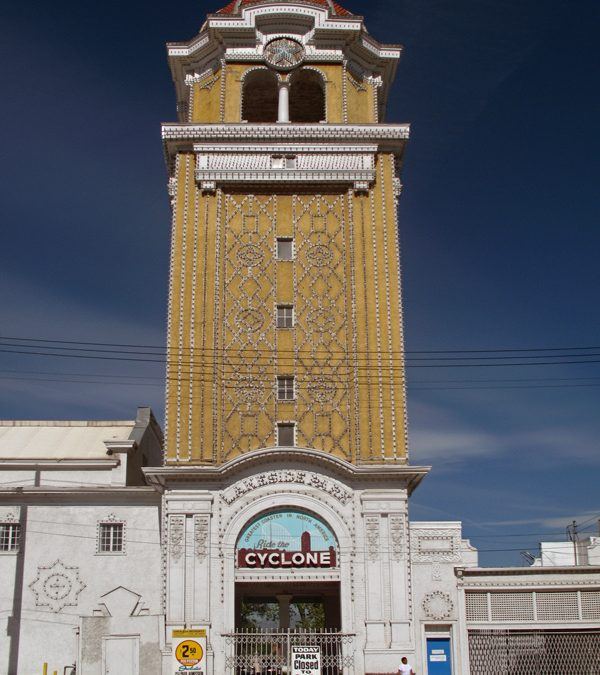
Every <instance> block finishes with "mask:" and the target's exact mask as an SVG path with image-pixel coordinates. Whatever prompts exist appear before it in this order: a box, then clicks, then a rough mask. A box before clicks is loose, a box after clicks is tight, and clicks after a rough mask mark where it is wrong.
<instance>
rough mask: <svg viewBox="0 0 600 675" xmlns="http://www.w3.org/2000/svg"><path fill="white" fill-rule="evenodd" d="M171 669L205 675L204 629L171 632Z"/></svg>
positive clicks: (176, 671) (194, 674) (177, 671)
mask: <svg viewBox="0 0 600 675" xmlns="http://www.w3.org/2000/svg"><path fill="white" fill-rule="evenodd" d="M172 646H173V671H174V672H175V673H177V674H178V673H189V674H193V675H206V630H205V629H202V630H174V631H173V632H172Z"/></svg>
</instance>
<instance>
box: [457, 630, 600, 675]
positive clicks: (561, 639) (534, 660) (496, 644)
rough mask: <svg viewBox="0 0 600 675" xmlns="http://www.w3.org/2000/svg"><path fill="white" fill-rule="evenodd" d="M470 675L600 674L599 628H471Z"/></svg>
mask: <svg viewBox="0 0 600 675" xmlns="http://www.w3.org/2000/svg"><path fill="white" fill-rule="evenodd" d="M469 659H470V661H471V675H507V674H508V675H548V674H549V673H577V675H600V631H597V630H590V631H558V630H556V631H542V630H539V631H518V630H470V631H469Z"/></svg>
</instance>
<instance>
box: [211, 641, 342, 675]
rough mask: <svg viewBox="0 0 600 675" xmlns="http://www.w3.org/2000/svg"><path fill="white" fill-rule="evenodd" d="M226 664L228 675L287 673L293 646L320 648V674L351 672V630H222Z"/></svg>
mask: <svg viewBox="0 0 600 675" xmlns="http://www.w3.org/2000/svg"><path fill="white" fill-rule="evenodd" d="M223 637H224V638H225V644H226V645H227V653H226V655H225V666H226V668H227V672H228V673H229V674H230V675H287V674H288V673H291V672H292V668H291V657H292V647H293V646H294V645H298V646H311V647H313V646H316V647H320V649H321V673H322V675H353V673H354V634H353V633H338V632H334V631H327V630H323V631H309V632H307V631H302V630H281V631H268V630H265V631H256V630H253V631H247V632H246V631H241V632H238V633H225V634H224V635H223Z"/></svg>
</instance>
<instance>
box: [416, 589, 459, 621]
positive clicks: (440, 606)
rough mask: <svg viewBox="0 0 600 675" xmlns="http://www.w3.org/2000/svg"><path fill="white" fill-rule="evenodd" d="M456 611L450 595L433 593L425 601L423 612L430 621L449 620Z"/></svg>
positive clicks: (438, 592) (439, 592)
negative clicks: (453, 611)
mask: <svg viewBox="0 0 600 675" xmlns="http://www.w3.org/2000/svg"><path fill="white" fill-rule="evenodd" d="M453 609H454V603H453V602H452V598H451V597H450V596H449V595H448V593H443V592H442V591H433V593H428V594H427V595H426V596H425V598H424V600H423V611H424V612H425V614H426V615H427V616H428V617H429V618H430V619H436V620H438V621H440V620H441V619H449V618H450V616H451V615H452V610H453Z"/></svg>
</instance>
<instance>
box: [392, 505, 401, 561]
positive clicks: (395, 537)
mask: <svg viewBox="0 0 600 675" xmlns="http://www.w3.org/2000/svg"><path fill="white" fill-rule="evenodd" d="M403 543H404V520H403V518H402V516H390V545H391V554H392V560H396V561H398V560H401V558H402V552H403Z"/></svg>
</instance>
